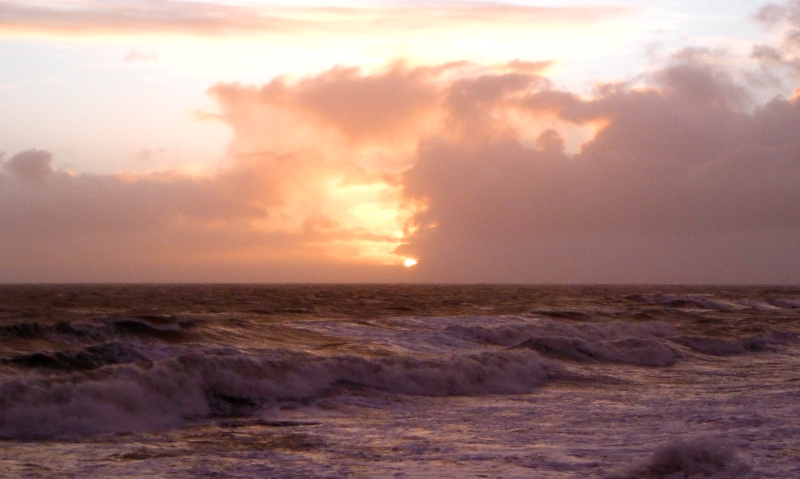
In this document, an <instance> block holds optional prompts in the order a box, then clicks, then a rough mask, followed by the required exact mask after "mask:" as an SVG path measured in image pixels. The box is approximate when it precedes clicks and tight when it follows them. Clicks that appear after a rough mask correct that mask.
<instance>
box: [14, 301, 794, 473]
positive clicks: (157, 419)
mask: <svg viewBox="0 0 800 479" xmlns="http://www.w3.org/2000/svg"><path fill="white" fill-rule="evenodd" d="M799 335H800V288H788V287H759V288H732V287H728V288H721V287H541V286H530V287H526V286H393V285H381V286H313V285H308V286H301V285H295V286H4V287H0V467H2V468H3V471H4V477H80V478H94V477H96V478H101V477H125V478H134V477H175V478H183V477H191V478H194V477H197V478H205V477H230V478H261V477H264V478H273V477H276V478H279V477H286V478H295V477H297V478H301V477H303V478H305V477H320V478H322V477H326V478H369V477H376V478H382V477H409V478H413V477H427V478H439V477H464V478H469V477H501V478H523V477H524V478H573V477H589V478H650V477H653V478H673V479H675V478H686V477H714V478H739V477H741V478H762V477H775V478H793V477H800V421H798V420H797V418H798V417H800V336H799Z"/></svg>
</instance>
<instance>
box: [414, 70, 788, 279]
mask: <svg viewBox="0 0 800 479" xmlns="http://www.w3.org/2000/svg"><path fill="white" fill-rule="evenodd" d="M651 80H652V81H653V82H654V86H655V88H648V89H634V88H632V87H628V86H625V85H615V86H612V87H607V88H601V89H600V91H599V92H598V95H597V96H596V97H595V98H591V99H583V98H581V97H579V96H577V95H575V94H572V93H569V92H563V91H557V90H550V89H544V90H541V91H538V92H537V91H534V92H532V93H529V94H528V95H527V96H526V97H524V98H521V99H520V98H518V101H519V104H520V105H521V106H522V107H523V108H527V109H529V110H530V111H532V112H533V113H534V114H545V113H547V114H555V115H558V117H559V118H560V119H562V120H563V121H566V122H572V123H575V124H587V123H589V122H592V121H602V122H605V123H606V126H605V127H604V128H603V129H602V130H601V131H600V132H599V133H598V134H597V136H596V137H595V138H594V139H593V140H591V141H589V142H587V143H586V144H584V145H583V147H582V149H581V151H580V152H579V153H578V154H575V155H572V156H568V155H565V153H564V151H563V147H562V145H563V141H561V138H560V137H559V135H558V134H557V133H555V132H552V131H551V132H545V133H544V134H542V135H541V136H540V137H539V140H538V141H537V145H535V146H533V145H529V144H525V143H524V142H522V141H521V140H520V139H519V138H517V137H513V136H510V135H508V134H506V135H504V136H503V137H493V138H486V139H484V140H483V141H482V142H481V143H480V144H479V145H477V146H476V145H465V144H464V143H463V142H454V141H451V140H448V139H438V140H431V141H428V142H427V143H425V144H424V145H423V146H422V147H421V148H420V150H419V153H418V161H417V163H416V165H415V166H414V167H413V168H412V169H411V170H409V171H408V172H407V173H406V176H405V184H406V188H407V194H409V195H412V196H415V197H420V198H422V197H424V198H428V199H429V201H430V207H429V209H428V211H427V212H425V213H424V214H423V215H421V216H420V218H419V220H420V222H421V223H422V224H426V225H430V227H429V228H423V230H422V232H421V233H420V235H419V236H418V237H416V238H414V239H413V240H412V242H411V244H409V245H408V246H407V247H406V250H404V251H405V252H407V253H408V254H410V255H417V256H419V257H420V266H419V274H420V275H421V277H427V278H437V279H438V280H463V279H465V278H469V279H467V280H476V279H477V278H479V277H481V275H485V276H484V277H486V278H488V277H490V276H491V277H492V278H494V279H493V280H496V281H556V282H560V281H601V282H602V281H623V282H625V281H646V282H664V281H679V282H703V281H716V282H731V281H741V282H765V281H766V282H770V281H776V282H785V281H791V282H796V281H800V273H797V271H798V270H797V267H798V266H800V260H798V259H797V258H800V243H797V238H798V236H800V208H798V206H797V205H800V136H799V135H798V134H797V132H799V131H800V101H799V100H798V99H797V98H795V99H793V100H788V99H785V98H775V99H773V100H772V101H770V102H769V103H767V104H765V105H762V106H760V107H758V108H756V109H755V110H752V111H750V110H749V109H746V108H745V106H746V105H747V103H748V102H749V97H748V95H747V94H746V91H745V90H744V89H743V88H742V87H740V86H739V85H736V84H735V83H734V82H733V80H732V79H731V76H730V75H728V74H727V73H726V72H724V71H721V70H719V69H718V68H717V67H713V66H711V65H708V64H705V63H702V62H700V61H699V60H697V59H689V60H688V61H678V62H677V63H675V64H673V65H670V66H669V67H667V68H665V69H663V70H661V71H660V72H657V73H655V74H654V75H653V76H652V79H651ZM515 95H517V96H518V92H517V93H515ZM502 101H503V100H502V99H500V100H496V101H495V102H493V103H492V104H490V105H480V102H478V101H475V102H473V106H475V107H476V108H479V109H483V110H484V111H488V110H491V108H493V107H494V105H496V104H497V103H498V102H502ZM759 237H762V238H763V242H762V243H763V244H762V245H763V248H760V247H759V240H758V238H759ZM715 245H716V246H715ZM721 252H725V254H724V255H723V254H721ZM597 255H600V256H597ZM687 258H693V259H692V261H687ZM718 262H719V263H718ZM769 265H771V266H769ZM626 271H627V273H628V274H627V276H626Z"/></svg>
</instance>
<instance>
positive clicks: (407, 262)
mask: <svg viewBox="0 0 800 479" xmlns="http://www.w3.org/2000/svg"><path fill="white" fill-rule="evenodd" d="M417 263H418V261H417V260H415V259H413V258H406V260H405V261H403V266H405V267H406V268H410V267H412V266H414V265H415V264H417Z"/></svg>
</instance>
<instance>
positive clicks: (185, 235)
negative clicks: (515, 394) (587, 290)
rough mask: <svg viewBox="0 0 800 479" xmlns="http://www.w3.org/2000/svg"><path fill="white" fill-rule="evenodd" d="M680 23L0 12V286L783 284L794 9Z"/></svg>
mask: <svg viewBox="0 0 800 479" xmlns="http://www.w3.org/2000/svg"><path fill="white" fill-rule="evenodd" d="M697 3H698V2H688V1H680V2H666V1H657V0H654V1H639V2H634V1H630V0H620V1H618V2H614V1H602V2H597V1H594V2H588V1H585V2H581V1H572V2H536V1H517V2H513V3H511V2H509V3H501V2H493V3H486V2H466V1H462V2H447V1H443V2H434V3H422V2H323V1H315V2H303V3H297V2H291V3H290V2H283V3H281V2H268V1H216V2H215V1H212V0H209V1H205V2H197V1H175V0H171V1H151V0H132V1H99V0H80V1H79V0H73V1H43V0H42V1H33V2H15V1H2V0H0V65H2V68H0V111H2V115H0V151H4V152H5V153H4V154H3V155H2V156H0V251H2V253H0V281H4V282H31V281H33V282H61V281H67V282H83V281H90V282H102V281H148V282H150V281H154V282H161V281H180V282H193V281H202V282H230V281H233V282H238V281H244V282H282V281H292V282H295V281H302V282H329V281H332V282H351V281H355V282H364V281H366V282H373V281H378V282H549V283H560V282H587V283H608V282H616V283H619V282H623V283H631V282H632V283H649V282H667V283H687V282H689V283H691V282H701V283H797V282H798V281H800V94H798V91H800V90H798V88H799V87H800V42H798V38H800V35H798V32H800V1H798V0H788V1H782V2H777V3H767V2H761V1H745V0H742V1H736V2H716V1H714V2H704V3H703V4H702V6H700V5H697ZM417 262H418V263H417ZM410 266H414V267H413V268H412V267H410Z"/></svg>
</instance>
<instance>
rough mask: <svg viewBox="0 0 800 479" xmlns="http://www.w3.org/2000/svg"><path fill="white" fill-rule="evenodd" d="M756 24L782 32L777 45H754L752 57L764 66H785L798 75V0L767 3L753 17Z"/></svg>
mask: <svg viewBox="0 0 800 479" xmlns="http://www.w3.org/2000/svg"><path fill="white" fill-rule="evenodd" d="M754 19H755V21H756V22H758V23H761V24H762V25H764V26H766V27H767V28H770V29H773V30H778V31H782V32H783V40H782V41H781V42H780V43H779V44H778V45H756V46H755V47H754V48H753V52H752V57H753V58H755V59H757V60H759V61H761V62H762V63H763V64H764V65H765V66H767V67H771V66H776V65H782V66H787V67H789V68H791V69H793V70H795V71H796V72H798V73H800V0H788V1H787V2H785V3H782V4H779V3H769V4H767V5H765V6H763V7H762V8H761V9H759V11H758V12H757V13H756V14H755V15H754Z"/></svg>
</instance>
